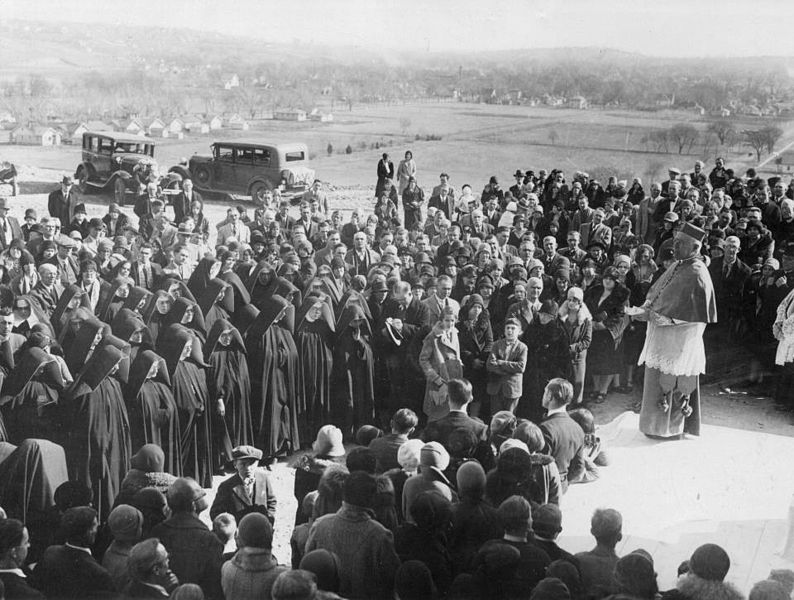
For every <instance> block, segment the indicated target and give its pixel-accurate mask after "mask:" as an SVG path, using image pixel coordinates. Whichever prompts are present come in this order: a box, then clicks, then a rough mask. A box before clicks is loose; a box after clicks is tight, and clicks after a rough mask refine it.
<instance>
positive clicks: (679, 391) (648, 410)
mask: <svg viewBox="0 0 794 600" xmlns="http://www.w3.org/2000/svg"><path fill="white" fill-rule="evenodd" d="M643 307H644V308H646V309H647V310H648V311H649V313H648V314H649V315H650V316H649V320H648V331H647V334H646V337H645V346H644V347H643V349H642V353H641V354H640V359H639V364H645V382H644V385H643V390H642V409H641V410H640V431H642V432H643V433H645V434H646V435H652V436H657V437H675V436H678V435H681V434H682V433H690V434H692V435H700V374H701V373H705V370H706V352H705V348H704V346H703V331H704V330H705V328H706V324H708V323H715V322H716V321H717V304H716V300H715V296H714V286H713V285H712V282H711V275H709V272H708V269H707V268H706V265H705V264H704V263H703V262H702V261H701V260H700V259H699V258H697V257H691V258H687V259H684V260H680V261H678V262H676V263H675V264H673V265H671V266H670V267H669V269H668V270H667V271H665V272H664V273H663V274H662V276H661V277H659V279H657V280H656V282H655V283H654V284H653V285H652V286H651V288H650V289H649V290H648V295H647V296H646V300H645V304H643ZM654 315H661V318H660V319H658V320H657V318H655V317H654ZM687 397H688V398H689V406H690V408H691V409H692V414H691V415H689V416H688V417H687V416H686V415H684V414H683V412H682V406H683V402H684V400H686V398H687ZM662 399H665V400H666V401H667V404H668V407H667V410H663V408H662V407H661V406H660V403H661V401H662Z"/></svg>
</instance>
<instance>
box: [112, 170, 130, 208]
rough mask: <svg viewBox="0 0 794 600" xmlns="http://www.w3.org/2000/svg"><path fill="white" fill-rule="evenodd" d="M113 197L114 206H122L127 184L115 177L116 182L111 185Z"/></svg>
mask: <svg viewBox="0 0 794 600" xmlns="http://www.w3.org/2000/svg"><path fill="white" fill-rule="evenodd" d="M113 197H114V199H115V200H116V204H118V205H119V206H124V200H125V199H126V197H127V182H126V181H124V179H122V178H121V177H116V181H115V182H114V183H113Z"/></svg>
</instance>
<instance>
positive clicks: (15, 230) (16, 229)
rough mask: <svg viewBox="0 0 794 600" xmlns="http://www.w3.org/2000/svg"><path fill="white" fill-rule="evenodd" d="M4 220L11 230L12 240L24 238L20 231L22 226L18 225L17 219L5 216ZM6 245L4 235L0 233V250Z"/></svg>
mask: <svg viewBox="0 0 794 600" xmlns="http://www.w3.org/2000/svg"><path fill="white" fill-rule="evenodd" d="M6 222H7V223H8V228H9V229H10V230H11V239H14V240H24V239H25V236H24V234H23V233H22V228H21V227H20V226H19V221H17V219H16V217H6ZM7 247H8V246H6V242H5V236H3V235H0V250H5V249H6V248H7Z"/></svg>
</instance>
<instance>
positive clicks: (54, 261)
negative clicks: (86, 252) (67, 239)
mask: <svg viewBox="0 0 794 600" xmlns="http://www.w3.org/2000/svg"><path fill="white" fill-rule="evenodd" d="M46 262H48V263H49V264H51V265H55V266H56V267H58V278H59V280H60V282H61V285H62V286H63V287H64V288H66V287H68V286H69V284H70V283H77V282H79V281H80V267H78V266H77V261H76V260H75V259H74V258H73V257H72V256H67V257H66V266H63V265H61V261H60V259H59V258H58V255H57V254H56V255H55V256H53V257H52V258H51V259H50V260H48V261H46ZM65 269H69V270H70V271H71V272H72V274H73V275H74V281H69V277H68V275H67V272H66V271H65Z"/></svg>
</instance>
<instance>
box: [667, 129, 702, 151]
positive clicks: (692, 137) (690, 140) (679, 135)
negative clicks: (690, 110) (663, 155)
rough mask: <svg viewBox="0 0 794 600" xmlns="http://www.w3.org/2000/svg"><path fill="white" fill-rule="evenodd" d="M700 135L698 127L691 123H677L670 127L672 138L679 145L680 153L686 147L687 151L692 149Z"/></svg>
mask: <svg viewBox="0 0 794 600" xmlns="http://www.w3.org/2000/svg"><path fill="white" fill-rule="evenodd" d="M699 135H700V134H699V133H698V130H697V128H696V127H695V126H694V125H692V124H691V123H676V124H675V125H673V126H672V127H671V128H670V138H671V140H672V141H673V143H674V144H676V145H677V146H678V153H679V154H683V153H684V148H686V149H687V152H689V151H690V150H692V146H693V145H694V143H695V142H696V141H697V139H698V136H699Z"/></svg>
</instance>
